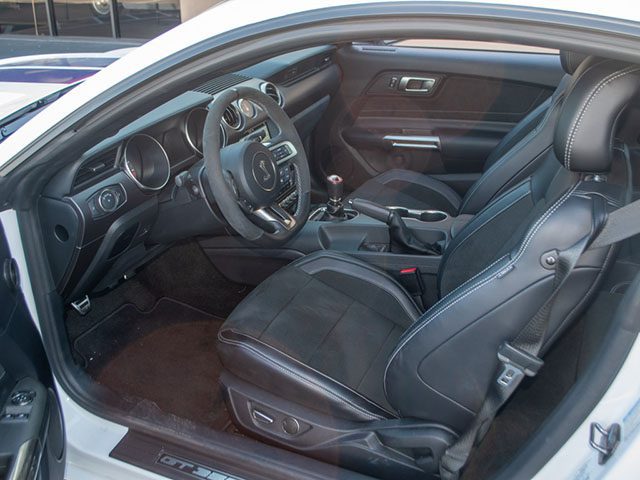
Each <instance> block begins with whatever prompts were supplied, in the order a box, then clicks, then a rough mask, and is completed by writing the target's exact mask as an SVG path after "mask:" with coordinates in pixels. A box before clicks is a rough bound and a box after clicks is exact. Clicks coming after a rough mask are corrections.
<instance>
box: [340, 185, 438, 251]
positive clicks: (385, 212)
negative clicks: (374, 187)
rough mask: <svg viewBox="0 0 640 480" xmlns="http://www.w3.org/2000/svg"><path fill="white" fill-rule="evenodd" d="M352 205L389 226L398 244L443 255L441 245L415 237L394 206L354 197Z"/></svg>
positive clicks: (412, 249) (410, 248)
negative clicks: (385, 205) (390, 206)
mask: <svg viewBox="0 0 640 480" xmlns="http://www.w3.org/2000/svg"><path fill="white" fill-rule="evenodd" d="M349 203H350V204H351V207H352V208H353V209H354V210H356V211H357V212H360V213H362V214H363V215H366V216H368V217H371V218H373V219H375V220H378V221H380V222H383V223H386V224H387V225H388V226H389V233H390V236H391V240H392V241H393V242H395V243H396V244H398V245H400V246H402V247H404V248H406V249H408V250H409V251H414V252H419V253H423V254H425V255H441V254H442V248H441V247H440V245H438V244H437V243H436V244H429V243H424V242H422V241H421V240H419V239H418V238H416V237H415V235H414V234H413V232H411V230H409V227H407V224H406V223H404V220H403V219H402V216H401V215H400V213H399V212H398V211H397V210H395V209H392V208H387V207H383V206H382V205H379V204H377V203H375V202H370V201H369V200H363V199H361V198H354V199H353V200H350V201H349Z"/></svg>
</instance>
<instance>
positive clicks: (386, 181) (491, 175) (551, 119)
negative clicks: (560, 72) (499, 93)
mask: <svg viewBox="0 0 640 480" xmlns="http://www.w3.org/2000/svg"><path fill="white" fill-rule="evenodd" d="M585 58H586V57H585V56H584V55H581V54H576V53H573V52H564V51H563V52H561V53H560V61H561V63H562V68H563V69H564V71H565V72H566V73H567V74H566V75H565V76H564V77H563V78H562V80H561V81H560V84H559V85H558V87H557V88H556V90H555V92H554V93H553V95H552V96H551V97H550V98H548V99H547V100H546V101H545V102H543V103H542V104H540V105H539V106H538V107H537V108H536V109H534V110H533V111H532V112H531V113H529V114H528V115H527V116H526V117H525V118H523V119H522V120H521V121H520V122H519V123H518V124H517V125H516V126H515V127H514V128H513V130H511V131H510V132H509V133H508V134H507V135H506V136H505V137H504V138H503V139H502V140H501V141H500V143H498V145H497V146H496V147H495V148H494V149H493V151H492V152H491V154H489V156H488V157H487V160H486V162H485V164H484V168H483V170H484V171H483V174H482V176H481V177H480V178H479V179H478V180H476V182H475V183H474V184H473V185H472V186H471V188H470V189H469V190H468V191H467V193H466V195H465V196H464V198H461V197H460V195H458V194H457V193H456V192H455V191H454V190H453V189H452V188H451V187H449V186H448V185H447V184H445V183H443V182H441V181H440V180H437V179H435V178H433V177H430V176H428V175H425V174H422V173H418V172H415V171H412V170H401V169H395V170H389V171H387V172H385V173H382V174H380V175H378V176H376V177H374V178H372V179H370V180H368V181H366V182H365V183H364V184H362V185H361V186H360V187H358V188H357V189H356V190H355V191H354V192H352V193H351V194H350V195H349V197H348V198H362V199H365V200H371V201H373V202H376V203H379V204H381V205H386V206H398V207H405V208H411V209H417V210H442V211H444V212H447V213H449V214H450V215H453V216H457V215H462V214H470V215H475V214H476V213H478V212H479V211H480V210H481V209H482V208H483V207H484V206H486V205H487V204H488V203H489V202H490V201H491V200H492V199H494V198H496V197H497V196H498V195H499V194H501V193H504V192H505V191H507V190H509V189H510V188H512V187H513V186H515V185H516V184H518V183H519V182H520V181H522V180H523V179H525V178H526V177H528V176H529V175H530V174H531V173H532V172H533V171H534V170H535V169H536V167H538V165H539V163H540V160H541V159H542V158H543V157H544V155H543V154H544V153H545V152H547V151H548V150H549V149H550V148H551V146H552V144H553V132H554V130H555V126H556V122H557V119H558V115H559V112H560V107H561V106H562V103H563V101H564V98H565V94H566V93H567V89H568V86H569V84H570V83H571V77H572V75H574V73H575V72H576V70H577V69H578V67H579V66H580V64H581V63H582V62H583V61H584V60H585Z"/></svg>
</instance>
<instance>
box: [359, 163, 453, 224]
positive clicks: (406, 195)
mask: <svg viewBox="0 0 640 480" xmlns="http://www.w3.org/2000/svg"><path fill="white" fill-rule="evenodd" d="M349 198H362V199H364V200H370V201H372V202H376V203H379V204H380V205H385V206H389V207H391V206H395V207H404V208H411V209H416V210H442V211H443V212H447V213H448V214H450V215H455V214H457V212H458V209H459V208H460V204H461V203H462V199H461V198H460V195H458V194H457V193H456V192H455V191H454V190H453V189H452V188H451V187H449V186H448V185H446V184H445V183H442V182H441V181H439V180H436V179H434V178H431V177H429V176H427V175H423V174H421V173H418V172H413V171H411V170H399V169H395V170H389V171H387V172H385V173H382V174H380V175H378V176H376V177H374V178H372V179H370V180H368V181H366V182H365V183H364V184H362V185H361V186H360V187H358V188H357V189H356V190H355V191H354V192H352V193H351V194H350V195H349Z"/></svg>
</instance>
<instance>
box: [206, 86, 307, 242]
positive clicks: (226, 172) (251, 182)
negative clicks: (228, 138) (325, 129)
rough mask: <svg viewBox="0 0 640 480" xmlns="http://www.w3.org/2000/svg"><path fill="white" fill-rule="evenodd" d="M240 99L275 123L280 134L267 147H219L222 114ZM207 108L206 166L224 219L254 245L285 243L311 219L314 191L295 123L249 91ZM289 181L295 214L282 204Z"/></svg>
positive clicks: (224, 96) (237, 90) (244, 89)
mask: <svg viewBox="0 0 640 480" xmlns="http://www.w3.org/2000/svg"><path fill="white" fill-rule="evenodd" d="M241 98H244V99H246V100H250V101H251V102H253V103H255V104H256V105H258V106H259V107H261V108H262V110H264V111H265V113H266V114H267V115H268V116H269V118H270V119H271V121H272V123H273V124H275V127H276V128H277V130H278V132H277V133H276V134H275V136H274V137H273V138H272V139H271V140H270V141H269V144H268V146H266V145H263V144H262V143H260V142H251V141H241V142H237V143H235V144H233V145H229V146H227V147H225V148H222V149H221V148H220V146H221V138H220V137H221V135H220V122H221V121H222V115H223V114H224V111H225V110H226V108H227V107H228V106H229V105H230V104H231V103H232V102H234V101H236V100H239V99H241ZM207 110H208V113H207V118H206V121H205V124H204V133H203V138H202V141H203V144H202V148H203V156H204V168H205V173H206V177H207V181H208V183H209V186H210V187H211V192H212V194H213V197H214V199H215V202H216V204H217V205H218V208H219V209H220V211H221V212H222V215H223V216H224V218H225V219H226V220H227V222H228V223H229V225H231V227H232V228H233V229H234V230H235V231H236V232H238V233H239V234H240V235H241V236H242V237H244V238H245V239H247V240H249V241H251V242H253V243H256V244H259V245H265V246H272V245H274V244H283V243H285V242H286V241H287V240H289V239H290V238H291V237H293V235H295V234H296V233H297V232H298V231H299V230H300V228H302V226H303V225H304V223H305V222H306V220H307V217H308V215H309V201H310V190H311V176H310V174H309V165H308V163H307V156H306V154H305V151H304V147H303V145H302V142H301V141H300V137H299V136H298V132H297V131H296V129H295V127H294V125H293V122H292V121H291V119H290V118H289V117H288V116H287V114H286V113H285V112H284V110H282V108H280V106H279V105H278V104H277V103H276V102H275V101H274V100H273V99H272V98H271V97H269V96H267V95H265V94H264V93H262V92H260V91H259V90H256V89H253V88H249V87H237V88H235V89H232V90H227V91H226V92H223V93H222V94H221V95H220V96H218V97H216V98H215V99H214V100H213V101H212V102H211V103H210V104H209V105H208V106H207ZM278 159H279V160H278ZM288 182H291V183H292V184H293V193H292V194H291V195H289V197H290V200H294V203H292V206H294V208H293V209H292V211H293V212H294V213H293V214H290V213H289V212H288V211H287V210H286V209H285V208H283V207H282V206H281V203H282V201H283V199H282V198H281V195H282V187H283V185H285V184H286V183H288ZM294 204H295V205H294Z"/></svg>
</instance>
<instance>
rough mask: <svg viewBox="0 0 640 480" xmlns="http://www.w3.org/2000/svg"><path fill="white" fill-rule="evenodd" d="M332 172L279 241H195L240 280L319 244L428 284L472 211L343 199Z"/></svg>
mask: <svg viewBox="0 0 640 480" xmlns="http://www.w3.org/2000/svg"><path fill="white" fill-rule="evenodd" d="M332 177H336V176H330V177H329V178H328V179H327V183H328V192H329V201H328V202H327V204H326V205H319V206H317V207H316V208H313V209H312V210H311V213H310V215H309V220H308V221H307V223H306V224H305V226H304V227H303V228H302V229H301V231H300V232H299V233H298V234H297V235H296V236H295V237H294V238H293V239H292V240H291V241H289V242H288V243H287V244H286V245H285V246H284V247H280V248H277V249H265V248H263V247H256V246H255V245H251V244H250V243H249V242H246V241H244V240H243V239H240V238H238V237H214V238H209V239H206V240H203V241H201V246H202V247H203V249H204V250H205V252H206V253H207V254H208V255H209V257H210V258H211V260H212V262H213V263H214V264H215V265H216V267H217V268H218V269H219V270H220V271H221V272H222V273H224V274H225V275H226V276H227V277H229V278H230V279H232V280H236V281H238V282H240V283H247V282H251V283H252V284H258V283H260V282H261V281H262V280H264V279H265V278H266V277H267V276H269V275H270V274H272V273H273V272H275V270H277V269H278V268H280V267H282V266H284V265H285V264H287V263H289V262H290V261H292V260H295V259H297V258H300V257H302V256H304V255H307V254H309V253H313V252H316V251H319V250H334V251H338V252H344V253H347V254H349V255H352V256H354V257H356V258H359V259H361V260H364V261H366V262H368V263H370V264H372V265H375V266H377V267H379V268H381V269H383V270H385V271H387V272H389V273H390V274H392V275H394V276H395V277H397V278H399V279H400V280H402V278H401V277H402V275H403V274H404V273H407V272H411V275H412V276H413V277H415V276H418V277H420V278H419V279H417V281H418V282H419V283H421V284H422V283H424V284H426V285H427V288H428V287H429V286H430V285H433V284H434V283H435V277H436V275H437V272H438V269H439V267H440V262H441V259H442V256H441V253H440V252H442V251H443V250H444V248H445V246H446V244H447V243H448V242H449V241H450V239H451V238H452V237H453V236H455V235H456V233H457V232H458V231H459V230H460V229H461V228H462V227H463V226H464V225H465V224H466V223H467V222H469V220H471V218H472V216H471V215H460V216H457V217H452V216H450V215H448V214H447V213H445V212H442V211H439V210H415V209H407V208H403V207H398V206H393V205H391V206H382V205H377V204H375V203H372V202H368V201H365V200H359V199H354V200H351V201H349V202H345V203H344V204H343V201H342V188H341V186H342V185H341V179H340V178H339V177H337V178H332ZM412 281H415V279H414V280H412ZM402 283H404V282H402ZM405 286H407V287H409V286H408V285H406V284H405ZM407 289H408V290H410V288H407ZM431 290H433V289H431ZM426 301H428V300H426Z"/></svg>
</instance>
